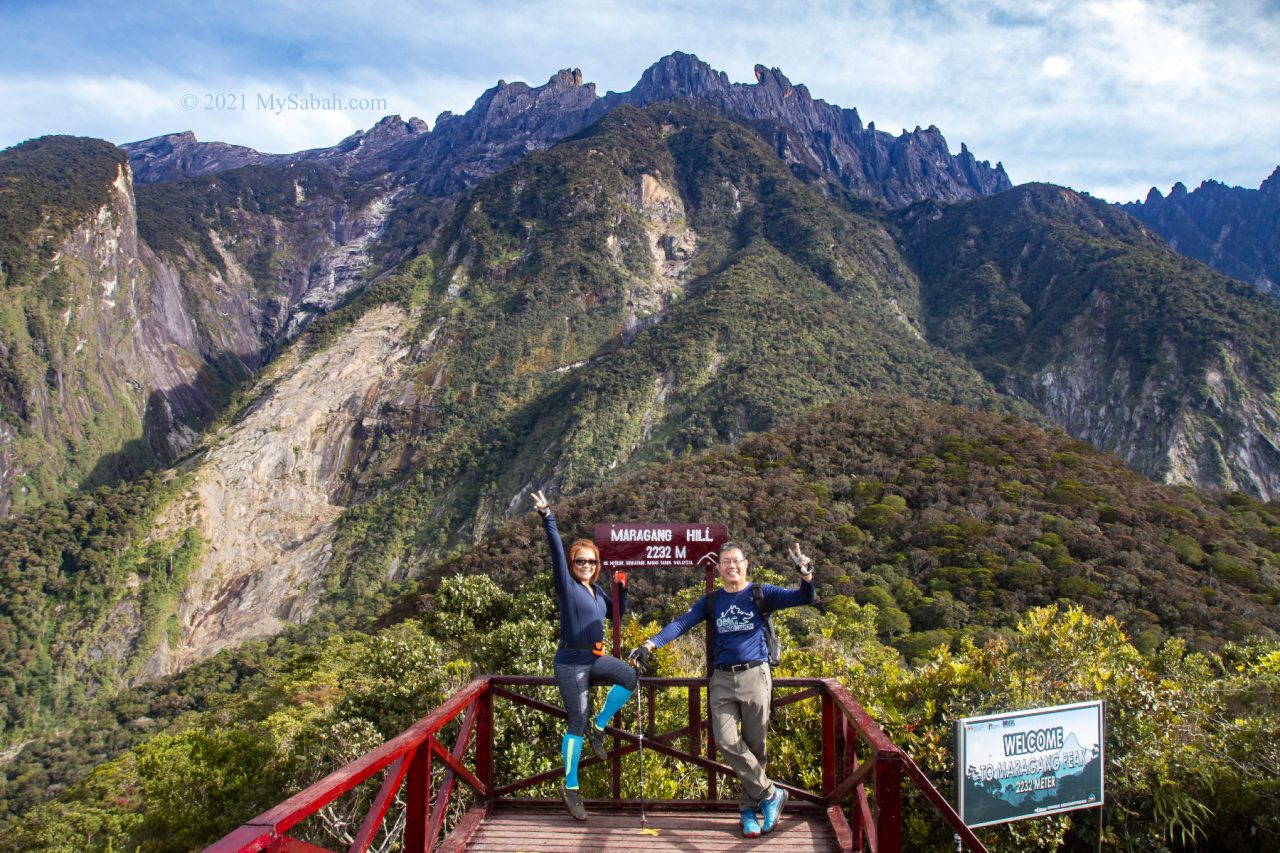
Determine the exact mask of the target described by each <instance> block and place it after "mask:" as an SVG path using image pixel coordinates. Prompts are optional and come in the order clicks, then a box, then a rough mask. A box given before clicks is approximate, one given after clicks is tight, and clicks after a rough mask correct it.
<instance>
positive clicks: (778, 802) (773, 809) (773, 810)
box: [760, 788, 791, 832]
mask: <svg viewBox="0 0 1280 853" xmlns="http://www.w3.org/2000/svg"><path fill="white" fill-rule="evenodd" d="M790 796H791V795H790V794H788V793H787V791H786V789H785V788H774V791H773V796H772V797H770V798H769V799H767V800H765V801H764V802H763V803H761V804H760V811H761V813H762V814H764V830H763V831H764V832H769V831H770V830H772V829H773V828H774V827H775V826H777V825H778V818H780V817H782V810H783V808H785V807H786V805H787V800H788V799H789V798H790Z"/></svg>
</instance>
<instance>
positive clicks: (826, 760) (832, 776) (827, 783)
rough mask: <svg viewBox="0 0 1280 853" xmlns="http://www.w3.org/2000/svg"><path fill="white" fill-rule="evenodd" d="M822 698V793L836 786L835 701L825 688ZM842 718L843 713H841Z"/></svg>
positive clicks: (828, 792) (828, 791)
mask: <svg viewBox="0 0 1280 853" xmlns="http://www.w3.org/2000/svg"><path fill="white" fill-rule="evenodd" d="M821 699H822V793H823V795H824V796H825V795H827V794H830V793H831V792H832V791H834V790H835V787H836V703H835V700H834V699H832V698H831V694H829V693H827V692H826V691H825V690H824V691H823V692H822V694H821ZM841 719H843V715H841Z"/></svg>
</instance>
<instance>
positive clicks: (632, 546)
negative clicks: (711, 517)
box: [595, 524, 729, 571]
mask: <svg viewBox="0 0 1280 853" xmlns="http://www.w3.org/2000/svg"><path fill="white" fill-rule="evenodd" d="M727 541H729V528H728V527H726V526H725V525H723V524H597V525H596V529H595V542H596V547H597V548H599V549H600V560H601V562H602V563H603V565H602V566H601V568H602V569H605V570H609V571H633V570H635V569H657V568H666V567H671V566H715V564H716V560H717V557H718V552H719V550H720V546H721V545H723V544H724V543H725V542H727Z"/></svg>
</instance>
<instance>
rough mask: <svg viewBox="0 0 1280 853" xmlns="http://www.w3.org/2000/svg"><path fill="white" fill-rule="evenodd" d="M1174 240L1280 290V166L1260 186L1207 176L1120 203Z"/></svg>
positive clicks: (1224, 268)
mask: <svg viewBox="0 0 1280 853" xmlns="http://www.w3.org/2000/svg"><path fill="white" fill-rule="evenodd" d="M1120 207H1121V209H1122V210H1124V211H1125V212H1126V213H1128V214H1129V215H1130V216H1134V217H1137V218H1138V219H1140V220H1142V221H1143V222H1144V223H1146V224H1147V226H1148V227H1150V228H1151V230H1153V231H1155V232H1156V233H1157V234H1159V235H1160V236H1162V237H1164V238H1165V239H1166V240H1167V241H1169V245H1170V246H1172V247H1173V248H1174V249H1176V250H1177V251H1179V252H1181V253H1182V254H1184V255H1186V256H1187V257H1189V258H1195V259H1196V260H1198V261H1200V262H1201V263H1204V264H1207V265H1209V266H1211V267H1213V268H1214V269H1216V270H1217V271H1218V272H1220V273H1223V274H1224V275H1229V276H1231V277H1232V278H1236V279H1239V280H1240V281H1245V282H1248V283H1250V284H1253V285H1255V286H1256V287H1258V288H1259V289H1260V290H1263V291H1265V292H1267V293H1270V294H1272V295H1280V284H1277V282H1280V168H1277V169H1276V171H1274V172H1272V173H1271V177H1269V178H1267V179H1266V180H1265V181H1263V182H1262V185H1261V186H1260V187H1258V189H1256V190H1251V189H1245V188H1243V187H1228V186H1226V185H1225V184H1222V183H1219V182H1218V181H1204V182H1203V183H1201V184H1200V186H1199V187H1197V188H1196V189H1195V190H1193V191H1191V192H1187V188H1186V187H1185V186H1183V185H1182V184H1181V183H1177V184H1174V185H1173V189H1172V190H1171V191H1170V192H1169V195H1168V196H1167V197H1166V196H1164V195H1161V193H1160V191H1159V190H1158V189H1156V188H1155V187H1152V188H1151V192H1149V193H1148V194H1147V198H1146V201H1142V202H1130V203H1129V204H1124V205H1121V206H1120Z"/></svg>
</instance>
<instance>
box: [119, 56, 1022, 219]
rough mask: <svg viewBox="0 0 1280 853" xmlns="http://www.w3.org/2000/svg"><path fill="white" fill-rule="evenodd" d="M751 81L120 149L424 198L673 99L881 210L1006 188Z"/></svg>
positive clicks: (967, 162) (772, 79)
mask: <svg viewBox="0 0 1280 853" xmlns="http://www.w3.org/2000/svg"><path fill="white" fill-rule="evenodd" d="M755 74H756V82H755V83H751V84H738V83H730V82H729V80H728V77H727V76H726V75H725V74H724V73H723V72H718V71H715V70H714V69H712V68H711V66H709V65H707V64H706V63H705V62H702V61H701V60H699V59H698V58H697V57H696V56H693V55H691V54H685V53H673V54H671V55H670V56H666V57H664V58H663V59H661V60H659V61H658V62H657V63H655V64H654V65H653V66H651V67H650V68H649V69H647V70H646V71H645V72H644V74H643V75H642V76H641V78H640V80H639V82H638V83H637V84H636V86H635V87H634V88H632V89H631V90H630V91H629V92H622V93H616V92H609V93H608V94H606V95H604V96H600V95H597V94H596V89H595V85H594V84H592V83H584V82H583V76H582V72H581V71H580V70H578V69H572V70H563V71H560V72H557V73H556V74H555V75H553V76H552V77H551V79H550V80H548V81H547V83H546V84H544V85H542V86H539V87H530V86H528V85H527V84H524V83H518V82H517V83H507V82H506V81H501V80H500V81H498V85H496V86H494V87H493V88H491V89H489V90H488V91H486V92H485V93H484V94H482V95H481V96H480V97H479V98H478V99H477V100H476V102H475V104H474V105H473V106H472V108H471V109H470V110H468V111H467V112H466V113H465V114H463V115H460V116H459V115H454V114H453V113H449V112H445V113H442V114H441V115H440V116H438V117H437V118H436V122H435V126H434V128H432V129H430V130H428V129H427V128H426V126H425V124H424V123H423V122H422V121H421V120H419V119H411V120H410V121H408V122H404V121H403V120H401V119H400V117H399V116H389V117H387V118H384V119H383V120H382V121H381V122H379V123H378V124H377V125H376V126H375V127H374V128H373V129H371V130H370V131H368V132H367V133H357V134H355V135H353V136H352V137H349V138H348V139H346V140H343V141H342V142H341V143H339V144H338V145H336V146H334V147H333V148H329V149H315V150H312V151H303V152H298V153H296V154H286V155H272V154H261V153H259V152H256V151H252V150H251V149H246V148H241V147H238V146H228V145H224V144H222V143H200V142H197V141H195V138H194V136H193V135H192V134H190V133H189V132H188V133H182V134H170V135H168V136H164V137H156V138H154V139H149V140H143V141H140V142H134V143H129V144H127V145H123V146H121V147H122V148H123V149H124V150H125V151H126V152H127V153H128V154H129V157H130V159H131V161H132V163H133V165H134V169H135V171H136V172H137V174H138V175H139V180H140V181H144V182H151V181H162V180H174V179H176V178H177V177H179V176H195V175H203V174H211V173H214V172H217V171H220V170H223V169H228V168H235V167H237V166H244V165H249V164H270V165H276V166H280V165H285V164H288V163H297V162H324V163H327V164H330V165H332V166H334V167H335V168H336V169H338V170H339V171H340V172H342V173H343V174H350V175H352V176H355V177H362V178H368V177H371V176H374V175H379V174H389V175H392V176H394V180H396V181H398V182H401V183H404V184H409V185H412V186H414V187H415V188H416V189H417V191H419V192H422V193H425V194H427V195H449V194H452V193H456V192H458V191H460V190H463V189H466V188H467V187H470V186H474V185H475V184H476V183H478V182H479V181H481V180H483V179H484V178H487V177H489V176H491V175H494V174H496V173H498V172H499V171H501V170H502V169H504V168H506V167H508V166H510V165H511V164H512V163H514V162H516V161H517V160H519V159H521V158H522V157H524V156H525V155H527V154H528V153H529V152H530V151H536V150H542V149H545V148H548V147H550V146H551V145H553V144H555V143H556V142H558V141H559V140H561V139H564V138H566V137H568V136H571V135H572V134H574V133H577V132H579V131H581V130H582V129H583V128H585V127H587V126H589V125H591V124H593V123H594V122H595V121H597V120H598V119H599V118H600V117H601V116H602V115H604V114H605V113H606V112H608V111H610V110H612V109H614V108H616V107H617V106H619V105H621V104H631V105H633V106H646V105H649V104H654V103H663V102H667V101H672V102H676V103H681V104H685V105H688V106H692V107H695V108H697V109H700V110H705V111H709V112H712V113H713V114H716V115H720V116H722V117H724V118H729V119H731V120H733V121H737V122H740V123H742V124H745V125H747V126H749V127H751V128H752V129H753V130H755V131H756V132H758V133H759V134H760V135H761V136H762V137H763V138H764V139H765V140H766V141H767V142H768V144H769V145H770V146H771V147H772V148H774V150H775V151H776V153H777V154H778V155H779V156H780V157H782V158H783V159H784V160H785V161H787V162H788V163H789V164H791V165H792V167H793V168H794V169H795V171H796V173H797V174H798V175H800V176H801V177H803V178H805V179H806V180H810V181H817V182H819V183H824V184H829V185H830V186H831V187H833V188H836V187H838V188H841V189H843V190H844V191H847V192H849V193H851V194H852V195H854V196H857V197H859V198H865V199H870V200H873V201H877V202H881V203H884V204H887V205H889V206H891V207H899V206H901V205H904V204H909V203H910V202H912V201H917V200H921V199H936V200H955V199H966V198H975V197H978V196H982V195H988V194H990V193H993V192H999V191H1001V190H1003V189H1007V188H1008V187H1009V186H1011V184H1010V182H1009V178H1008V176H1007V175H1006V174H1005V172H1004V169H1003V167H1002V166H1001V165H1000V164H996V166H995V167H994V168H993V167H992V166H991V165H990V164H989V163H988V162H986V161H978V160H977V159H976V158H975V157H974V156H973V155H972V153H970V152H969V150H968V148H967V147H966V146H964V145H961V150H960V153H959V154H957V155H952V154H951V153H950V151H949V149H948V147H947V143H946V140H945V139H944V138H943V136H942V133H941V131H939V130H938V129H937V128H936V127H932V126H931V127H929V128H927V129H925V130H921V129H920V128H916V129H915V130H914V131H911V132H908V131H905V130H904V131H903V132H902V133H901V134H900V135H899V136H896V137H895V136H892V135H890V134H888V133H885V132H883V131H879V130H876V128H875V126H874V124H871V125H868V126H866V127H864V126H863V125H862V121H861V119H860V118H859V116H858V113H857V110H853V109H841V108H840V107H837V106H834V105H831V104H828V103H826V102H825V101H822V100H819V99H814V98H813V97H812V96H811V95H810V94H809V91H808V89H807V88H806V87H804V86H803V85H800V86H793V85H792V84H791V82H790V81H789V80H788V79H787V78H786V77H785V76H784V75H783V74H782V72H781V71H779V70H778V69H776V68H774V69H766V68H765V67H764V66H756V69H755Z"/></svg>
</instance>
